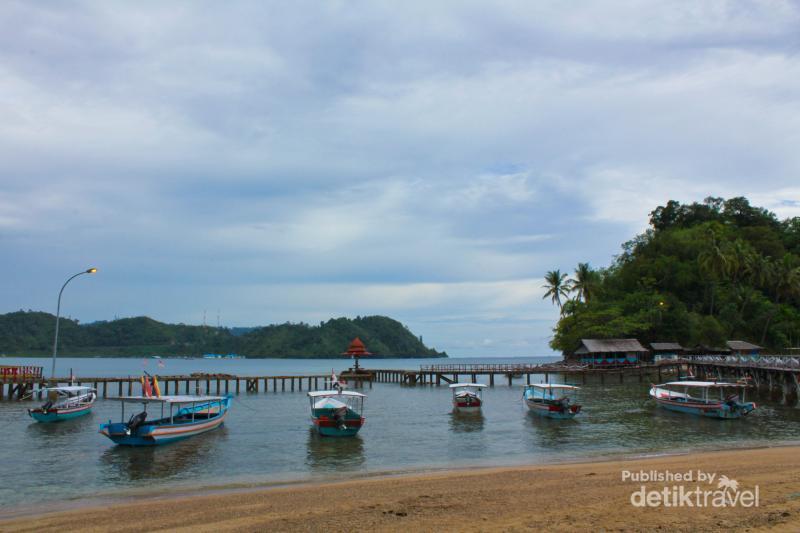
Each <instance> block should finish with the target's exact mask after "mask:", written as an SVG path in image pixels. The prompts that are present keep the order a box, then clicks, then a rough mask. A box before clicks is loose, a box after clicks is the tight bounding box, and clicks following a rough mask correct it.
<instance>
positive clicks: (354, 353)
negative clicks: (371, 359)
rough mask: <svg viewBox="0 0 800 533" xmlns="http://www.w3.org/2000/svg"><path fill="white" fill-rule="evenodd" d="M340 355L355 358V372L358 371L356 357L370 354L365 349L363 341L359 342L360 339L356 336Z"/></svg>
mask: <svg viewBox="0 0 800 533" xmlns="http://www.w3.org/2000/svg"><path fill="white" fill-rule="evenodd" d="M342 355H348V356H350V357H352V358H354V359H355V360H356V364H355V370H356V372H358V358H359V357H363V356H365V355H372V354H371V353H369V352H368V351H367V347H366V346H364V343H363V342H361V339H359V338H358V337H356V338H355V339H353V342H351V343H350V346H349V347H348V348H347V351H346V352H344V353H343V354H342Z"/></svg>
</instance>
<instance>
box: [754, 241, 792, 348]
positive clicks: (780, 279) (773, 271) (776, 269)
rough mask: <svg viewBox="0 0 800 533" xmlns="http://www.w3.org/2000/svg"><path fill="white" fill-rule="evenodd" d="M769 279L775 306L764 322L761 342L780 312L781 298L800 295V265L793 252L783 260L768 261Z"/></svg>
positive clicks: (764, 339)
mask: <svg viewBox="0 0 800 533" xmlns="http://www.w3.org/2000/svg"><path fill="white" fill-rule="evenodd" d="M767 265H768V266H769V268H768V269H767V272H768V273H769V275H768V281H769V282H770V285H771V288H772V290H773V292H774V294H775V300H774V304H775V305H774V307H773V309H772V312H770V314H769V315H767V320H766V322H765V323H764V330H763V331H762V332H761V344H764V342H765V341H766V339H767V331H768V330H769V325H770V323H771V322H772V319H773V318H774V316H775V313H777V312H778V309H779V305H780V303H781V299H782V298H783V297H784V296H786V297H787V298H791V297H793V296H800V266H798V265H797V263H796V261H795V259H794V258H793V257H792V255H791V254H786V255H784V256H783V260H782V261H772V262H769V263H767Z"/></svg>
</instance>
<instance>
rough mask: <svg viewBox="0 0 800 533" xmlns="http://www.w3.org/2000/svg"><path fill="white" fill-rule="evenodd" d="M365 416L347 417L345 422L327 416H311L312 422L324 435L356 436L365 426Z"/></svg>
mask: <svg viewBox="0 0 800 533" xmlns="http://www.w3.org/2000/svg"><path fill="white" fill-rule="evenodd" d="M364 422H365V420H364V418H363V417H362V418H359V419H347V420H345V421H344V422H343V423H340V422H337V421H336V420H333V419H332V418H328V417H326V416H320V417H311V423H312V424H313V425H314V428H315V429H316V430H317V432H318V433H319V434H320V435H322V436H323V437H354V436H355V435H356V434H358V432H359V431H361V428H362V427H363V426H364Z"/></svg>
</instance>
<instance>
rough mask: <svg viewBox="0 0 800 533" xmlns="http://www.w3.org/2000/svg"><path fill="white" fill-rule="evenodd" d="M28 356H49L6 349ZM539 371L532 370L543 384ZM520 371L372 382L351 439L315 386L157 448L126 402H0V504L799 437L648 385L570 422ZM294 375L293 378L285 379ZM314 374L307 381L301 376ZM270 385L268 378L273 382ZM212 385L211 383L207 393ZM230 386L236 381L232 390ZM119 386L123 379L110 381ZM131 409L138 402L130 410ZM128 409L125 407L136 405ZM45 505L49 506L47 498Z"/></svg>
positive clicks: (169, 369) (0, 512)
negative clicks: (686, 403) (470, 403)
mask: <svg viewBox="0 0 800 533" xmlns="http://www.w3.org/2000/svg"><path fill="white" fill-rule="evenodd" d="M545 361H553V358H504V359H497V358H491V359H488V358H487V359H478V358H470V359H456V358H450V359H445V360H443V359H435V360H426V359H381V360H377V359H372V360H362V365H363V366H366V367H372V368H394V369H403V368H404V369H418V368H419V365H421V364H437V363H441V364H452V363H539V362H545ZM0 364H32V365H40V366H44V367H45V371H46V372H47V370H49V365H50V360H49V359H46V358H24V359H23V358H4V359H0ZM350 365H351V362H350V361H348V360H344V359H327V360H326V359H313V360H306V359H244V360H241V359H240V360H204V359H163V360H161V362H160V363H159V361H158V360H155V359H140V358H60V359H59V360H58V368H59V370H60V371H59V372H58V373H59V374H63V375H68V374H69V369H70V368H71V369H72V371H73V373H74V374H75V375H76V376H92V377H102V376H128V375H130V376H139V375H141V373H142V371H143V370H146V371H148V372H150V373H151V374H162V375H176V374H191V373H192V372H209V373H217V372H219V373H226V374H238V375H291V374H326V373H328V372H330V371H331V370H336V371H337V372H339V371H340V370H342V369H344V368H347V367H348V366H350ZM541 379H543V376H541V377H540V376H535V377H534V381H535V382H538V381H540V380H541ZM523 384H524V378H522V379H516V380H514V384H513V386H512V387H509V386H508V384H507V381H506V380H505V378H501V379H497V380H496V386H495V387H491V388H487V389H485V391H484V400H485V403H484V407H483V412H482V413H479V414H455V413H453V412H452V408H451V404H450V399H451V396H450V394H451V393H450V391H449V389H448V388H447V387H446V386H438V387H437V386H430V385H420V386H415V387H409V386H401V385H399V384H394V383H391V384H374V385H373V387H372V388H371V389H370V388H369V387H367V388H365V389H364V390H363V392H365V393H366V394H367V395H368V398H367V399H366V402H365V416H366V419H367V422H366V425H365V426H364V428H363V429H362V430H361V432H360V433H359V434H358V436H356V437H355V438H347V439H335V438H322V437H319V436H318V435H317V434H316V433H315V432H314V431H313V430H312V429H311V424H310V417H309V405H308V398H307V396H306V391H302V392H301V391H295V392H289V391H287V392H272V391H271V390H270V391H269V392H264V391H263V390H262V391H261V392H259V393H244V392H242V393H241V394H240V395H238V396H236V397H235V400H234V401H233V404H232V407H231V411H230V413H229V415H228V418H227V419H226V422H225V425H224V426H223V427H222V428H220V429H219V430H216V431H212V432H209V433H206V434H203V435H200V436H197V437H194V438H191V439H187V440H185V441H181V442H178V443H174V444H169V445H165V446H158V447H146V448H128V447H122V446H115V445H114V444H113V443H112V442H111V441H110V440H108V439H107V438H105V437H103V436H102V435H100V434H99V433H98V432H97V430H98V426H99V424H100V423H102V422H107V421H108V420H109V419H113V420H115V421H116V420H118V419H119V417H120V406H119V403H118V402H113V401H109V400H103V399H99V400H98V401H97V403H96V405H95V407H94V409H93V412H92V414H90V415H87V416H84V417H81V418H78V419H75V420H72V421H66V422H60V423H55V424H40V423H36V422H34V421H33V420H32V419H31V418H29V417H28V415H27V413H26V409H27V408H29V407H33V406H35V405H36V403H35V402H31V401H25V402H17V401H2V402H0V465H3V467H2V470H0V472H2V474H0V478H2V480H3V483H1V484H0V516H4V515H5V516H8V515H13V514H14V513H18V512H20V511H23V512H24V510H25V509H29V510H30V509H38V510H40V511H41V510H43V509H45V508H48V509H49V508H52V506H53V505H56V507H57V506H58V505H69V502H75V501H79V500H80V501H86V500H87V499H89V500H90V501H102V500H105V499H111V500H114V499H118V498H122V497H127V496H130V495H138V494H148V493H152V492H156V493H161V492H167V493H176V492H177V493H181V492H189V491H191V490H194V489H197V488H201V487H208V486H262V485H274V484H283V483H292V482H297V481H314V480H329V479H342V478H348V477H355V476H369V475H379V474H383V473H394V472H422V471H430V470H432V469H449V468H465V467H476V466H496V465H515V464H532V463H549V462H558V461H569V460H584V459H595V458H599V457H604V456H619V455H650V454H668V453H683V452H689V451H695V450H703V449H716V448H731V447H747V446H761V445H772V444H780V443H788V442H795V441H800V409H797V408H793V407H785V406H781V405H779V404H776V403H770V402H768V401H767V402H765V401H764V400H763V399H759V400H758V401H759V408H758V409H757V410H756V411H755V412H753V413H752V414H751V415H749V416H747V417H745V418H742V419H740V420H714V419H708V418H700V417H693V416H688V415H682V414H680V413H674V412H671V411H666V410H663V409H658V408H656V406H655V404H654V403H653V402H652V401H651V400H649V399H648V394H647V392H648V388H649V385H648V384H647V383H639V382H638V380H635V379H631V380H630V382H629V383H625V384H624V385H620V384H618V383H617V384H610V383H607V384H606V385H600V384H594V385H592V384H589V385H586V386H584V387H583V388H582V389H581V391H580V397H579V401H580V403H582V404H583V406H584V407H583V411H582V412H581V413H580V414H579V415H578V416H577V417H576V418H575V419H574V420H550V419H546V418H541V417H538V416H536V415H533V414H529V413H528V412H527V409H526V408H525V406H524V404H523V403H522V401H521V398H522V385H523ZM287 385H288V384H287ZM304 385H305V384H304ZM270 387H271V382H270ZM213 389H214V385H213V382H212V393H213ZM232 390H233V389H232ZM109 393H110V394H115V393H116V390H111V389H110V390H109ZM129 410H130V408H129ZM128 414H130V413H128ZM45 504H46V505H47V507H42V506H43V505H45Z"/></svg>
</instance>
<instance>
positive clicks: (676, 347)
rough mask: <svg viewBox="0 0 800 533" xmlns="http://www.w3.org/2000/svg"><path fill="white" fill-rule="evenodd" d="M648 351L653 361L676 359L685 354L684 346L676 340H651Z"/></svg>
mask: <svg viewBox="0 0 800 533" xmlns="http://www.w3.org/2000/svg"><path fill="white" fill-rule="evenodd" d="M650 351H651V353H652V354H653V360H654V361H660V360H662V359H678V358H680V357H683V356H684V355H686V348H684V347H683V346H681V345H680V344H678V343H677V342H651V343H650Z"/></svg>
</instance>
